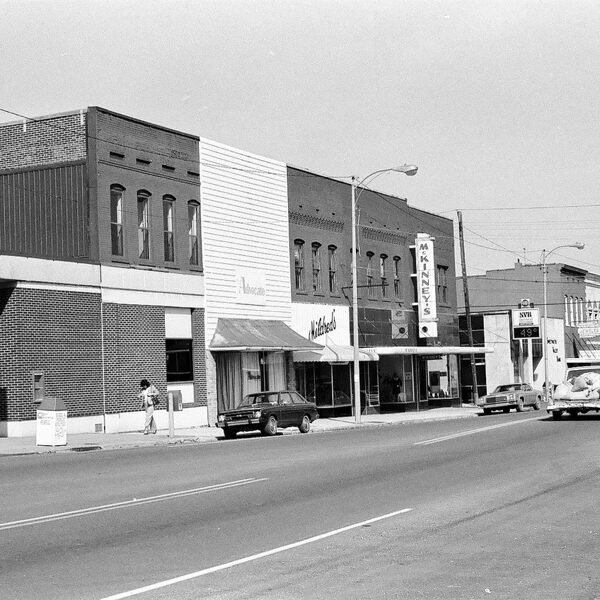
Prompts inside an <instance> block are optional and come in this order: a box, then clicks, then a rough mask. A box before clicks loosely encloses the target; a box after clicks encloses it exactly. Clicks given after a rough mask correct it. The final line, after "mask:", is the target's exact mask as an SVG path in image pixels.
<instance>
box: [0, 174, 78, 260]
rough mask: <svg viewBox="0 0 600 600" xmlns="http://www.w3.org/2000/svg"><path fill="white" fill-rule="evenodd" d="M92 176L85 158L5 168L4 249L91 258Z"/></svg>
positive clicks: (0, 197)
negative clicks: (43, 166) (89, 180)
mask: <svg viewBox="0 0 600 600" xmlns="http://www.w3.org/2000/svg"><path fill="white" fill-rule="evenodd" d="M86 181H87V176H86V168H85V165H84V164H83V163H79V164H69V165H62V166H57V167H52V168H48V169H36V170H28V171H21V172H14V173H3V174H0V252H1V253H3V254H18V255H23V256H32V257H41V258H50V259H87V258H89V242H88V232H87V227H88V197H87V190H86Z"/></svg>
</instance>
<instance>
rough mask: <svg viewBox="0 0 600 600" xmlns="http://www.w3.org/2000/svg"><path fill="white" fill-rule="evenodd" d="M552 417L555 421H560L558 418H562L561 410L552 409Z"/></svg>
mask: <svg viewBox="0 0 600 600" xmlns="http://www.w3.org/2000/svg"><path fill="white" fill-rule="evenodd" d="M552 418H553V419H554V420H555V421H560V419H562V410H553V411H552Z"/></svg>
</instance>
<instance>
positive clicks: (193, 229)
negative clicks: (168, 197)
mask: <svg viewBox="0 0 600 600" xmlns="http://www.w3.org/2000/svg"><path fill="white" fill-rule="evenodd" d="M188 242H189V248H188V250H189V251H188V253H189V256H190V265H193V266H196V267H197V266H199V265H200V205H199V204H198V203H197V202H196V201H194V200H190V202H188Z"/></svg>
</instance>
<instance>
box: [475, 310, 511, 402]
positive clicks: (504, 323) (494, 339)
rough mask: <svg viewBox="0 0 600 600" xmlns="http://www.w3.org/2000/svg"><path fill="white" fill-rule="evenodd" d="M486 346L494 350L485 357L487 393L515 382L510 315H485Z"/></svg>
mask: <svg viewBox="0 0 600 600" xmlns="http://www.w3.org/2000/svg"><path fill="white" fill-rule="evenodd" d="M483 323H484V329H485V338H484V339H485V345H486V346H489V347H491V348H493V349H494V352H493V353H491V354H486V355H485V375H486V380H487V393H488V394H489V393H490V392H491V391H492V390H493V389H494V388H495V387H496V386H497V385H499V384H501V383H507V382H508V383H510V382H512V381H513V380H514V375H513V367H512V362H511V358H510V339H511V338H510V331H511V330H510V320H509V316H508V314H499V315H485V316H484V318H483Z"/></svg>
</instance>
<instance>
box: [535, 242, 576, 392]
mask: <svg viewBox="0 0 600 600" xmlns="http://www.w3.org/2000/svg"><path fill="white" fill-rule="evenodd" d="M584 247H585V244H583V243H581V242H575V243H574V244H563V245H562V246H556V248H552V250H550V252H546V249H545V248H544V250H542V272H543V276H544V277H543V281H544V322H543V323H542V325H543V327H542V336H543V340H544V342H543V351H544V401H545V402H548V398H549V395H548V386H549V384H548V300H547V289H546V288H547V284H548V281H547V272H546V260H547V259H548V257H549V256H550V255H551V254H552V253H553V252H555V251H556V250H559V249H560V248H577V250H583V249H584Z"/></svg>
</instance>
